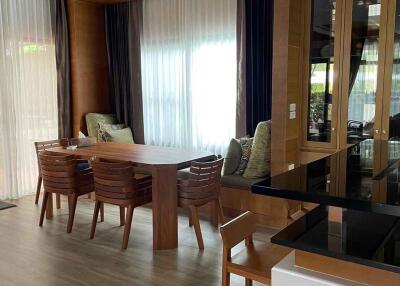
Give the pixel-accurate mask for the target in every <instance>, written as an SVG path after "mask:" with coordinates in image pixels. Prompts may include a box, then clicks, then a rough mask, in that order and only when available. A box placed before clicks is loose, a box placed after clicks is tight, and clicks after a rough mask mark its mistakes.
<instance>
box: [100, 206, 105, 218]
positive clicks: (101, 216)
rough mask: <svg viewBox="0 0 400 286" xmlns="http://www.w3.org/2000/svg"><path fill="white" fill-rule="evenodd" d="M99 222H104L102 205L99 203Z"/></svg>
mask: <svg viewBox="0 0 400 286" xmlns="http://www.w3.org/2000/svg"><path fill="white" fill-rule="evenodd" d="M100 221H101V222H104V203H100Z"/></svg>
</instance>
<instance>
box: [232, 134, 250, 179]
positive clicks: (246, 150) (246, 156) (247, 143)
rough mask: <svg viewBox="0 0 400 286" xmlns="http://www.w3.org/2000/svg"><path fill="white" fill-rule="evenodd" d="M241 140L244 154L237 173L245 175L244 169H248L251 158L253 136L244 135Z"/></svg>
mask: <svg viewBox="0 0 400 286" xmlns="http://www.w3.org/2000/svg"><path fill="white" fill-rule="evenodd" d="M239 142H240V145H241V147H242V156H241V158H240V163H239V167H238V169H237V170H236V172H235V175H243V173H244V171H245V170H246V167H247V163H248V162H249V159H250V154H251V148H252V145H253V138H249V137H243V138H240V139H239Z"/></svg>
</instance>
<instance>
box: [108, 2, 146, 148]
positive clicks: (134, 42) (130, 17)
mask: <svg viewBox="0 0 400 286" xmlns="http://www.w3.org/2000/svg"><path fill="white" fill-rule="evenodd" d="M141 15H142V12H141V2H140V1H131V2H130V3H121V4H114V5H107V6H106V9H105V22H106V40H107V54H108V66H109V79H110V94H111V98H112V103H111V104H112V108H113V110H114V111H115V114H116V115H117V118H118V120H119V122H120V123H124V124H126V125H127V126H129V127H131V129H132V131H133V136H134V140H135V142H136V143H144V132H143V108H142V94H141V90H142V87H141V77H140V30H141Z"/></svg>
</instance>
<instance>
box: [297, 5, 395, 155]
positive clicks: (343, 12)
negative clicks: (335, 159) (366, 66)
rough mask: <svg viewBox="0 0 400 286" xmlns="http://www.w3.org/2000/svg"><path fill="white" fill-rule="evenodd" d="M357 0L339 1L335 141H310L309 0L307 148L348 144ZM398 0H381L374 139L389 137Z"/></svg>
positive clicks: (305, 64)
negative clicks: (352, 52) (352, 37)
mask: <svg viewBox="0 0 400 286" xmlns="http://www.w3.org/2000/svg"><path fill="white" fill-rule="evenodd" d="M354 1H357V0H336V21H335V43H334V45H335V46H334V58H335V60H334V78H333V92H332V94H333V95H332V119H331V120H332V121H331V127H332V128H334V130H332V131H331V142H313V141H308V139H307V133H308V130H307V129H308V108H309V105H308V101H309V89H310V37H311V15H312V0H307V9H306V13H305V20H304V58H303V70H302V73H303V79H304V82H303V90H302V92H301V93H302V112H301V114H302V116H301V140H300V146H301V149H304V150H314V151H321V150H325V151H335V150H339V149H344V148H346V147H347V146H348V143H347V132H348V130H347V124H348V104H349V92H350V90H349V89H350V88H349V86H350V54H351V34H352V24H353V23H352V22H353V21H352V16H353V3H354ZM395 17H396V1H394V0H381V10H380V21H379V23H380V25H379V51H378V55H379V56H378V75H377V76H378V78H377V87H376V98H375V102H376V104H375V123H374V130H373V131H374V138H375V139H388V136H389V114H390V103H391V89H392V86H391V85H392V71H393V47H394V30H395Z"/></svg>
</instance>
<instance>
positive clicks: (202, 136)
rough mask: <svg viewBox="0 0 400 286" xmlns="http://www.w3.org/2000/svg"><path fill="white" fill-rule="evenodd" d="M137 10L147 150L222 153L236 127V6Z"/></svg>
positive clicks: (181, 0) (157, 5) (156, 0)
mask: <svg viewBox="0 0 400 286" xmlns="http://www.w3.org/2000/svg"><path fill="white" fill-rule="evenodd" d="M143 5H144V7H143V39H142V43H141V45H142V46H141V53H142V55H141V57H142V87H143V110H144V130H145V140H146V144H150V145H162V146H172V147H181V148H190V149H196V150H208V151H211V152H214V153H216V154H222V153H224V152H225V150H226V148H227V145H228V144H229V141H230V139H231V138H232V137H234V136H235V126H236V122H235V120H236V96H237V88H236V81H237V75H236V73H237V72H236V69H237V67H236V66H237V62H236V61H237V60H236V0H201V1H199V0H169V1H164V0H149V1H144V3H143Z"/></svg>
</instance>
